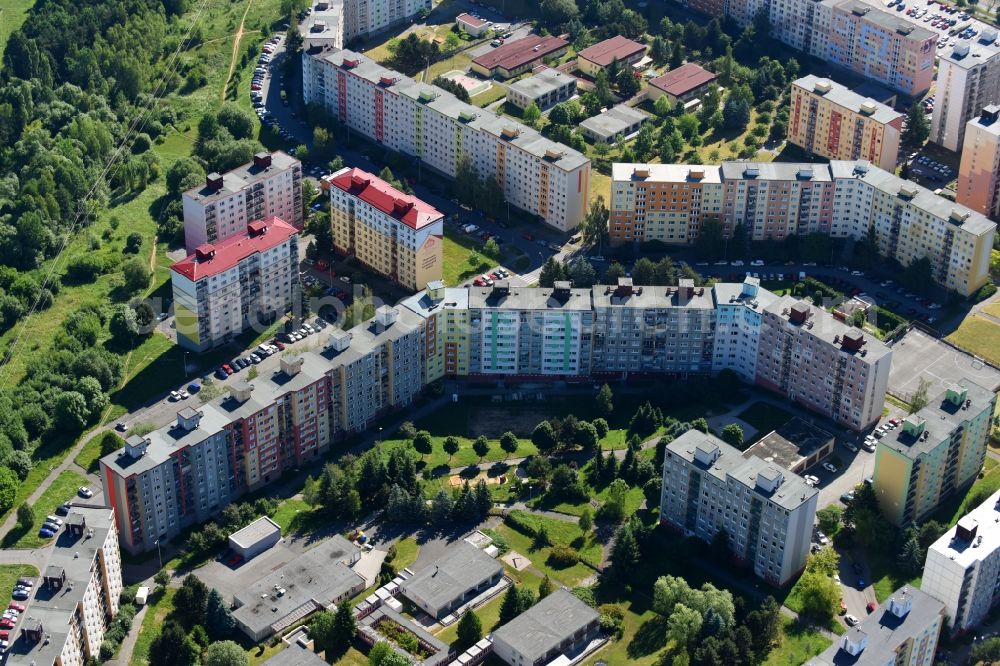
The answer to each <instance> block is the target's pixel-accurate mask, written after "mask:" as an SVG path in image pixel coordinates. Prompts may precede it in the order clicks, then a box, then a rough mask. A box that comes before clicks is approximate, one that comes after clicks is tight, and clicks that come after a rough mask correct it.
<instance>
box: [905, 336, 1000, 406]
mask: <svg viewBox="0 0 1000 666" xmlns="http://www.w3.org/2000/svg"><path fill="white" fill-rule="evenodd" d="M921 378H923V379H925V380H930V381H931V382H932V383H931V386H930V388H929V389H928V395H930V396H934V395H937V394H939V393H940V392H941V391H943V390H944V388H945V386H946V385H947V384H950V383H955V382H957V381H959V380H961V379H965V378H968V379H971V380H972V381H974V382H976V383H977V384H980V385H981V386H983V387H985V388H988V389H990V390H991V391H997V390H1000V370H997V369H996V368H994V367H993V366H991V365H987V364H985V363H983V362H982V361H981V360H979V359H977V358H975V357H974V356H972V355H971V354H966V353H965V352H963V351H959V350H958V349H955V348H954V347H952V346H951V345H949V344H947V343H945V342H942V341H941V340H938V339H937V338H935V337H933V336H932V335H929V334H927V333H925V332H924V331H921V330H919V329H916V328H915V329H913V330H911V331H910V332H908V333H907V334H906V335H905V336H903V337H902V338H901V339H900V340H898V341H897V342H895V343H894V344H893V345H892V368H891V369H890V371H889V392H890V393H892V394H893V395H898V396H900V397H905V396H910V395H912V394H913V392H914V391H916V389H917V386H918V384H919V382H920V379H921Z"/></svg>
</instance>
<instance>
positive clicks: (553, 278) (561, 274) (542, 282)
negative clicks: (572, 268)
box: [538, 257, 566, 288]
mask: <svg viewBox="0 0 1000 666" xmlns="http://www.w3.org/2000/svg"><path fill="white" fill-rule="evenodd" d="M565 279H566V273H565V271H564V269H563V266H562V264H560V263H559V262H558V261H556V259H555V257H549V258H548V259H546V260H545V263H544V264H542V270H541V272H540V273H539V274H538V286H539V287H547V288H551V287H553V286H554V285H555V283H556V282H557V281H558V280H565Z"/></svg>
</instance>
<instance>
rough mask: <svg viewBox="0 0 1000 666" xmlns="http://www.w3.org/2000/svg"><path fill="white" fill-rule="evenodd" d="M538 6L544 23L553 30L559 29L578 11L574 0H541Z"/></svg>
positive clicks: (574, 16) (573, 17) (575, 15)
mask: <svg viewBox="0 0 1000 666" xmlns="http://www.w3.org/2000/svg"><path fill="white" fill-rule="evenodd" d="M539 8H540V9H541V11H542V20H543V21H544V22H545V25H546V26H548V27H549V29H551V30H553V31H557V30H561V29H562V26H564V25H565V24H567V23H569V22H570V21H571V20H573V19H575V18H576V17H577V15H578V14H579V13H580V10H579V9H577V6H576V2H574V0H542V4H541V5H540V7H539Z"/></svg>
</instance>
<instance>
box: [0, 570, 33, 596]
mask: <svg viewBox="0 0 1000 666" xmlns="http://www.w3.org/2000/svg"><path fill="white" fill-rule="evenodd" d="M22 576H30V577H32V578H36V577H37V576H38V569H36V568H35V567H33V566H31V565H30V564H0V590H3V591H4V594H7V590H13V589H14V583H16V582H17V579H18V578H20V577H22Z"/></svg>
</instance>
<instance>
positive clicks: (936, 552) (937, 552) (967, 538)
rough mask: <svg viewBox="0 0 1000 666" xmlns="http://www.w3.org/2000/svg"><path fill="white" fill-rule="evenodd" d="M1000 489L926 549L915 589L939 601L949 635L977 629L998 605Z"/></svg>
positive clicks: (999, 595)
mask: <svg viewBox="0 0 1000 666" xmlns="http://www.w3.org/2000/svg"><path fill="white" fill-rule="evenodd" d="M998 524H1000V491H998V492H995V493H993V495H991V496H990V498H989V499H987V500H986V501H985V502H983V503H982V504H980V505H979V506H977V507H976V508H974V509H973V510H972V511H970V512H969V513H967V514H966V515H965V516H963V517H962V518H961V519H960V520H959V521H958V524H957V525H955V527H952V528H951V529H950V530H948V531H947V532H946V533H945V534H943V535H942V536H941V538H940V539H938V540H937V541H935V542H934V543H933V544H932V545H931V547H930V548H928V549H927V561H926V562H925V563H924V576H923V580H922V582H921V583H920V589H921V590H923V591H924V592H926V593H927V594H929V595H931V596H932V597H934V598H935V599H938V600H940V601H941V602H943V603H944V612H945V615H946V616H947V617H948V621H949V623H950V625H951V628H952V631H954V632H956V633H958V634H963V633H965V632H967V631H971V630H974V629H975V628H976V627H978V626H979V625H980V624H981V623H982V622H983V620H984V619H985V618H986V616H987V615H988V614H989V612H990V610H992V609H993V608H994V607H995V606H996V605H997V604H998V603H1000V529H998V528H997V525H998Z"/></svg>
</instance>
